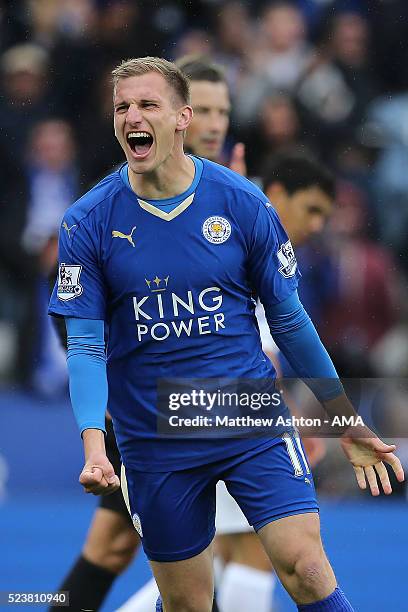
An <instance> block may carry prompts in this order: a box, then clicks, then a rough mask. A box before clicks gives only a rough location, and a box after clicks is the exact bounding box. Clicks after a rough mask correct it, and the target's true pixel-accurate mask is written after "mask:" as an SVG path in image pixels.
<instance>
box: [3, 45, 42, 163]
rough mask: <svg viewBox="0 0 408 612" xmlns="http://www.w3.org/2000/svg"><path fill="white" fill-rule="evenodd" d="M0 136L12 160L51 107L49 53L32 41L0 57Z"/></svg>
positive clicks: (16, 156) (19, 156)
mask: <svg viewBox="0 0 408 612" xmlns="http://www.w3.org/2000/svg"><path fill="white" fill-rule="evenodd" d="M1 72H2V75H1V76H2V96H1V99H0V125H1V132H0V138H2V139H4V142H6V143H7V148H8V150H9V153H10V155H11V157H12V158H13V159H14V160H16V161H17V160H18V159H19V158H20V159H21V156H22V152H23V151H24V147H25V144H26V142H27V134H28V132H29V131H30V129H31V127H32V126H33V125H34V123H35V122H36V121H38V120H39V119H41V118H43V117H45V116H46V115H47V114H48V115H49V114H51V113H52V110H53V105H52V100H51V95H50V92H49V88H48V78H49V72H48V55H47V53H46V52H45V51H44V49H42V48H41V47H39V46H37V45H33V44H31V43H25V44H22V45H17V46H15V47H12V48H11V49H8V51H6V52H5V53H4V54H3V56H2V57H1Z"/></svg>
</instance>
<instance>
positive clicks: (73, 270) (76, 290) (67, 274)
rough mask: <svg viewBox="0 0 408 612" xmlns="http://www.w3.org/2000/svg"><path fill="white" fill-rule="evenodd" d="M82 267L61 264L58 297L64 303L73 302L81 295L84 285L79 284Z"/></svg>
mask: <svg viewBox="0 0 408 612" xmlns="http://www.w3.org/2000/svg"><path fill="white" fill-rule="evenodd" d="M81 270H82V266H79V265H71V264H65V263H62V264H60V267H59V270H58V289H57V297H58V299H59V300H63V301H64V302H65V301H67V300H72V299H74V298H76V297H78V296H80V295H81V293H82V291H83V287H82V285H80V284H79V277H80V276H81Z"/></svg>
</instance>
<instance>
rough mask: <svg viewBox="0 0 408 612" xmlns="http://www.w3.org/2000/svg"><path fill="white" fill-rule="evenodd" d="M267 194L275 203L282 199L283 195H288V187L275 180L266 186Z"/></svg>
mask: <svg viewBox="0 0 408 612" xmlns="http://www.w3.org/2000/svg"><path fill="white" fill-rule="evenodd" d="M265 195H266V196H267V197H268V200H270V201H271V202H272V203H275V202H277V201H279V200H281V199H282V197H286V196H287V193H286V189H285V187H284V186H283V185H282V183H279V182H278V181H274V182H273V183H269V185H268V186H267V187H266V188H265Z"/></svg>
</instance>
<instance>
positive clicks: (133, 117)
mask: <svg viewBox="0 0 408 612" xmlns="http://www.w3.org/2000/svg"><path fill="white" fill-rule="evenodd" d="M142 118H143V117H142V113H141V111H140V108H138V106H137V104H131V105H130V106H129V108H128V111H127V113H126V123H131V124H132V125H135V124H138V123H140V122H141V121H142Z"/></svg>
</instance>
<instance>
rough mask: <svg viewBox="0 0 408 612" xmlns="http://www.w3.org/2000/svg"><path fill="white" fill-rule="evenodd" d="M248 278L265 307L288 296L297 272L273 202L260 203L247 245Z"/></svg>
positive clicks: (293, 289)
mask: <svg viewBox="0 0 408 612" xmlns="http://www.w3.org/2000/svg"><path fill="white" fill-rule="evenodd" d="M248 264H249V270H248V272H249V279H250V282H251V286H252V288H253V290H254V291H255V293H256V294H257V295H258V297H259V299H260V301H261V302H262V304H263V305H264V306H268V305H269V304H270V305H272V304H277V303H279V302H282V301H283V300H285V299H286V298H288V297H289V296H290V295H291V294H292V293H293V292H294V291H295V290H296V289H297V286H298V282H299V278H300V272H299V270H298V264H297V261H296V256H295V253H294V250H293V247H292V245H291V242H290V240H289V238H288V236H287V234H286V232H285V230H284V228H283V226H282V224H281V222H280V220H279V217H278V215H277V213H276V211H275V210H274V208H273V207H272V205H271V204H270V203H269V202H267V201H265V202H259V210H258V214H257V217H256V220H255V223H254V226H253V229H252V235H251V239H250V246H249V259H248Z"/></svg>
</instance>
